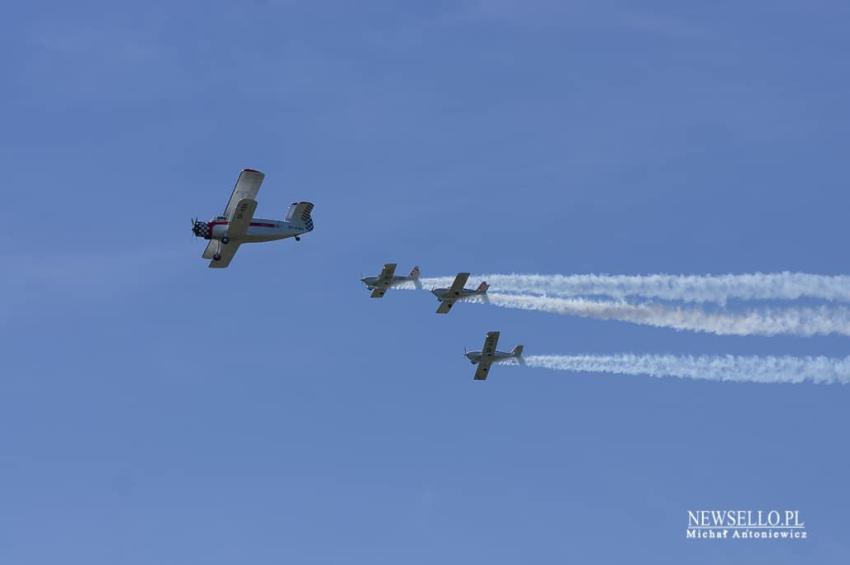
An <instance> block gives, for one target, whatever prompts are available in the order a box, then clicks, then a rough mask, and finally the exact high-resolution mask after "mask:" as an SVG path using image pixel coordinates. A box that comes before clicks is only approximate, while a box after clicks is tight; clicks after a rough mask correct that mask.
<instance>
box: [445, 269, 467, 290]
mask: <svg viewBox="0 0 850 565" xmlns="http://www.w3.org/2000/svg"><path fill="white" fill-rule="evenodd" d="M468 280H469V273H458V274H457V276H456V277H455V280H454V282H453V283H452V286H451V288H449V292H450V293H451V294H455V293H458V292H460V291H462V290H463V287H464V286H466V281H468Z"/></svg>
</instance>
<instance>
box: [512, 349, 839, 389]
mask: <svg viewBox="0 0 850 565" xmlns="http://www.w3.org/2000/svg"><path fill="white" fill-rule="evenodd" d="M525 364H526V365H527V366H529V367H543V368H546V369H553V370H558V371H572V372H582V373H611V374H617V375H648V376H651V377H679V378H683V379H704V380H712V381H735V382H751V383H803V382H813V383H819V384H832V383H841V384H848V383H850V357H845V358H843V359H834V358H829V357H738V356H733V355H726V356H722V357H718V356H709V355H701V356H698V357H691V356H682V357H679V356H675V355H631V354H623V355H531V356H528V357H525Z"/></svg>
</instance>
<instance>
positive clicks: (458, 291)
mask: <svg viewBox="0 0 850 565" xmlns="http://www.w3.org/2000/svg"><path fill="white" fill-rule="evenodd" d="M467 280H469V273H458V274H457V276H456V277H455V280H454V282H453V283H452V286H450V287H449V288H435V289H434V290H432V291H431V292H432V293H433V294H434V296H436V297H437V300H439V301H440V306H439V307H438V308H437V314H448V313H449V310H451V309H452V306H454V304H455V302H457V301H458V300H462V299H464V298H469V297H471V296H483V295H484V294H486V293H487V289H488V288H490V285H488V284H487V283H486V282H483V283H481V284H480V285H478V288H476V289H474V290H473V289H471V288H464V287H463V285H465V284H466V281H467Z"/></svg>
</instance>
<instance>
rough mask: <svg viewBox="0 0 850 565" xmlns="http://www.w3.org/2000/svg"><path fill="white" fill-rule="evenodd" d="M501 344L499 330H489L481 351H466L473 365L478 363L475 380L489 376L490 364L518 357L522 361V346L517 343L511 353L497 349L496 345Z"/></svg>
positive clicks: (481, 379)
mask: <svg viewBox="0 0 850 565" xmlns="http://www.w3.org/2000/svg"><path fill="white" fill-rule="evenodd" d="M498 344H499V332H487V337H486V338H485V339H484V348H483V349H482V350H481V351H468V352H466V353H465V355H466V358H467V359H469V360H470V361H471V362H472V364H473V365H478V368H477V369H476V370H475V380H476V381H483V380H485V379H486V378H487V374H488V373H489V372H490V365H492V364H493V363H499V362H501V361H506V360H508V359H516V360H518V361H519V362H520V363H522V362H523V361H522V346H521V345H517V346H516V347H514V349H513V351H511V352H510V353H508V352H506V351H496V346H497V345H498Z"/></svg>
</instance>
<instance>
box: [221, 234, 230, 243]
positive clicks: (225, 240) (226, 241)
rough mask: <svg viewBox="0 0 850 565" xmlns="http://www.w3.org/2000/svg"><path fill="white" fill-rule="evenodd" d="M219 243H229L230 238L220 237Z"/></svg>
mask: <svg viewBox="0 0 850 565" xmlns="http://www.w3.org/2000/svg"><path fill="white" fill-rule="evenodd" d="M221 243H222V245H227V244H228V243H230V238H229V237H227V236H225V237H223V238H221Z"/></svg>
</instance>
